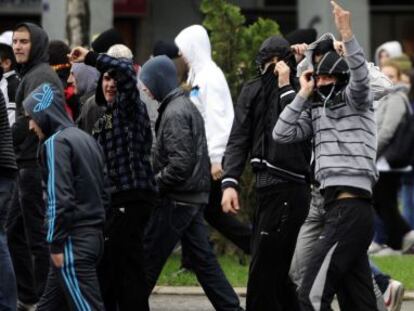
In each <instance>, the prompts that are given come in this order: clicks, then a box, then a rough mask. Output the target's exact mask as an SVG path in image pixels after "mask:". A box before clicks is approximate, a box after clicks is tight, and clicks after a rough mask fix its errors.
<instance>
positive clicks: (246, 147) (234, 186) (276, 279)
mask: <svg viewBox="0 0 414 311" xmlns="http://www.w3.org/2000/svg"><path fill="white" fill-rule="evenodd" d="M256 64H257V66H258V70H259V73H260V74H259V75H258V76H257V77H256V78H254V79H253V80H251V81H248V82H246V83H245V84H244V86H243V88H242V90H241V93H240V95H239V99H238V103H237V105H236V106H235V112H236V116H235V120H234V122H233V127H232V130H231V134H230V138H229V142H228V144H227V148H226V151H225V154H224V176H223V180H222V189H223V198H222V207H223V210H224V211H225V212H228V213H237V212H238V210H239V209H240V206H239V193H238V191H239V190H240V189H239V179H240V177H241V175H242V173H243V169H244V167H245V162H246V160H247V157H248V155H249V154H250V163H251V166H252V168H253V172H254V173H255V177H256V196H257V205H256V207H255V208H256V210H255V218H254V223H253V228H254V229H253V239H252V259H251V263H250V269H249V280H248V284H247V299H246V309H247V310H284V309H286V310H288V309H292V310H296V309H298V302H297V298H296V291H295V288H294V286H293V283H292V282H291V280H290V277H289V274H288V273H289V266H290V262H291V259H292V256H293V251H294V249H295V244H296V239H297V235H298V232H299V229H300V226H301V225H302V223H303V221H304V220H305V218H306V215H307V213H308V208H309V200H310V186H309V177H310V165H309V163H310V159H311V144H310V140H308V141H305V142H300V143H294V144H289V145H284V144H278V143H275V142H274V141H273V140H272V129H273V126H274V124H275V123H276V120H277V119H278V117H279V115H280V113H281V112H282V111H284V109H285V106H286V105H287V104H288V103H290V102H291V101H292V100H293V98H294V96H295V94H296V89H297V79H296V76H295V73H296V60H295V55H294V53H293V50H292V49H291V46H290V44H289V42H288V41H287V40H285V39H284V38H282V37H280V36H272V37H269V38H267V39H266V40H265V41H264V42H263V43H262V45H261V47H260V50H259V52H258V54H257V57H256Z"/></svg>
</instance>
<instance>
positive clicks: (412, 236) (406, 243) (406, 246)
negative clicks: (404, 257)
mask: <svg viewBox="0 0 414 311" xmlns="http://www.w3.org/2000/svg"><path fill="white" fill-rule="evenodd" d="M413 246H414V230H411V231H410V232H408V233H407V234H406V235H404V237H403V240H402V251H403V253H406V252H408V251H409V250H410V249H411V248H412V247H413Z"/></svg>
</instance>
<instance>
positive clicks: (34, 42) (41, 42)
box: [14, 23, 49, 76]
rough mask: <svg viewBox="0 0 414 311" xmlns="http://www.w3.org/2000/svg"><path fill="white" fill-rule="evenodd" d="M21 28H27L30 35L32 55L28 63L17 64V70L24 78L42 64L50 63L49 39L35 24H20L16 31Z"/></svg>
mask: <svg viewBox="0 0 414 311" xmlns="http://www.w3.org/2000/svg"><path fill="white" fill-rule="evenodd" d="M20 27H25V28H26V29H27V30H28V31H29V33H30V43H31V48H30V54H29V59H28V61H27V63H24V64H17V66H16V68H17V71H18V72H19V74H20V76H24V75H25V74H26V73H27V72H28V71H29V70H30V69H31V68H33V67H34V66H36V65H37V64H40V63H48V62H49V51H48V47H49V37H48V35H47V33H46V32H45V31H44V30H43V29H42V28H41V27H40V26H38V25H36V24H33V23H21V24H18V25H17V26H16V27H15V28H14V31H16V30H17V29H19V28H20Z"/></svg>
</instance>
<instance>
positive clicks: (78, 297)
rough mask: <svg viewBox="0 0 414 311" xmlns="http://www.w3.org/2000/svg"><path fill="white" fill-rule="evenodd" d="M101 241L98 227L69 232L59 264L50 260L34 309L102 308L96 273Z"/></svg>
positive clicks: (85, 310) (81, 310)
mask: <svg viewBox="0 0 414 311" xmlns="http://www.w3.org/2000/svg"><path fill="white" fill-rule="evenodd" d="M103 245H104V244H103V234H102V232H101V231H100V230H94V229H86V228H85V229H82V230H81V231H77V232H73V233H71V234H70V235H69V237H68V239H67V241H66V242H65V247H64V265H63V267H61V268H56V267H55V266H54V265H53V263H51V264H50V270H49V275H48V278H47V284H46V288H45V291H44V293H43V295H42V297H41V298H40V301H39V305H38V308H37V310H38V311H55V310H56V311H65V310H73V311H102V310H105V309H104V306H103V302H102V297H101V292H100V289H99V282H98V277H97V274H96V266H97V265H98V262H99V259H100V257H101V256H102V253H103V247H104V246H103Z"/></svg>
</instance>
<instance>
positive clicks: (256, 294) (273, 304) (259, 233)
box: [246, 184, 310, 311]
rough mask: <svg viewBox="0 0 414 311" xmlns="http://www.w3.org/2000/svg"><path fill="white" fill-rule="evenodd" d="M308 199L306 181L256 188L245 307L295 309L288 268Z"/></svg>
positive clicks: (295, 300) (255, 308)
mask: <svg viewBox="0 0 414 311" xmlns="http://www.w3.org/2000/svg"><path fill="white" fill-rule="evenodd" d="M309 202H310V188H309V185H300V184H282V185H278V186H274V187H269V188H266V189H258V190H257V206H256V211H255V218H254V223H253V243H252V259H251V263H250V270H249V280H248V284H247V297H246V310H249V311H255V310H261V311H266V310H269V311H270V310H272V311H277V310H298V308H299V305H298V300H297V296H296V289H295V286H294V285H293V283H292V281H291V279H290V277H289V268H290V264H291V261H292V256H293V252H294V250H295V246H296V240H297V236H298V233H299V229H300V227H301V225H302V224H303V222H304V221H305V218H306V216H307V214H308V210H309Z"/></svg>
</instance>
